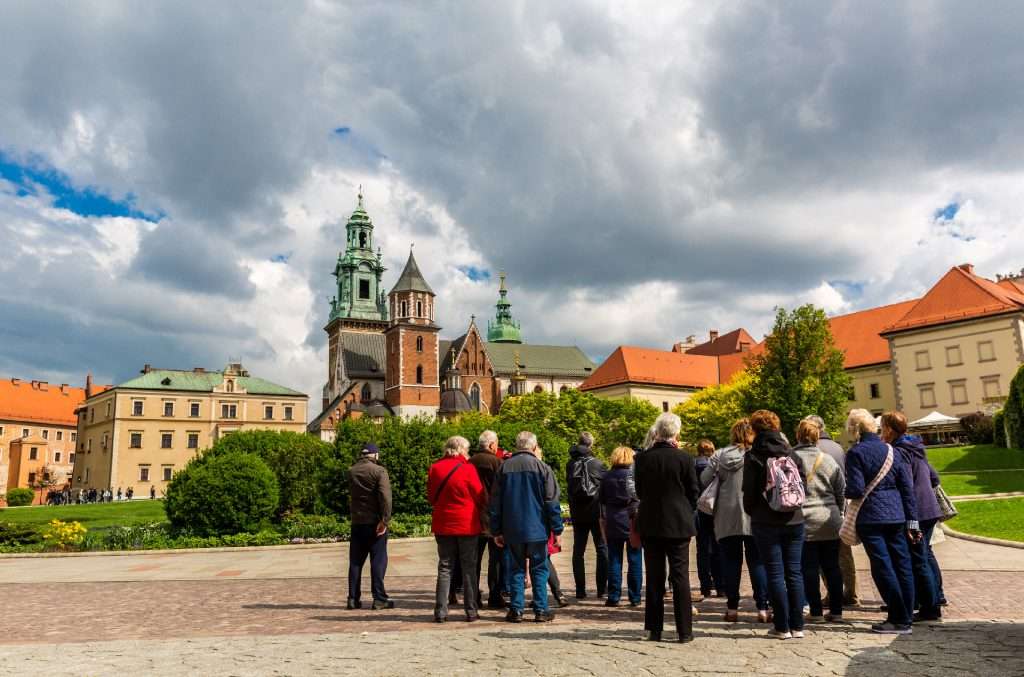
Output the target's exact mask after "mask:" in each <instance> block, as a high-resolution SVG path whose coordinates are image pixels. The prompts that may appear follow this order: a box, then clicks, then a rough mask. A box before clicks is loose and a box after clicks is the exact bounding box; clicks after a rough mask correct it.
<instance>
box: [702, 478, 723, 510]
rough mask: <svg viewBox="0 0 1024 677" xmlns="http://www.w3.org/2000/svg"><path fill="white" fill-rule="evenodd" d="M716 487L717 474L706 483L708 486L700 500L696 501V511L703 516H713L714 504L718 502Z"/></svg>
mask: <svg viewBox="0 0 1024 677" xmlns="http://www.w3.org/2000/svg"><path fill="white" fill-rule="evenodd" d="M718 485H719V481H718V473H715V476H714V477H713V478H712V479H711V481H710V482H708V485H707V486H706V487H704V491H702V492H701V494H700V498H698V499H697V510H700V511H701V512H702V513H704V514H705V515H714V514H715V502H716V501H717V500H718Z"/></svg>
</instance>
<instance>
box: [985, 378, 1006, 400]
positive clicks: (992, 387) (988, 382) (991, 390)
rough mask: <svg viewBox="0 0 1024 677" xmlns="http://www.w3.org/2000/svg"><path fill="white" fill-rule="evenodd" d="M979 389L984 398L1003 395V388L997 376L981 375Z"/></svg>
mask: <svg viewBox="0 0 1024 677" xmlns="http://www.w3.org/2000/svg"><path fill="white" fill-rule="evenodd" d="M981 390H982V394H983V395H984V397H985V399H986V400H987V399H989V398H1001V397H1002V396H1003V389H1002V388H1001V387H1000V386H999V377H998V376H982V377H981Z"/></svg>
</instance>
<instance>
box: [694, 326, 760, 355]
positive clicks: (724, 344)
mask: <svg viewBox="0 0 1024 677" xmlns="http://www.w3.org/2000/svg"><path fill="white" fill-rule="evenodd" d="M756 343H757V341H755V340H754V337H753V336H751V335H750V334H748V333H747V330H746V329H743V328H742V327H741V328H739V329H733V330H732V331H731V332H729V333H728V334H723V335H721V336H719V337H718V338H716V339H715V340H714V341H708V342H706V343H702V344H700V345H699V346H696V347H695V348H690V349H689V350H687V351H686V353H687V354H688V355H716V356H717V355H729V354H731V353H738V352H741V351H742V350H743V344H746V345H747V348H748V349H749V348H751V347H753V346H754V345H755V344H756Z"/></svg>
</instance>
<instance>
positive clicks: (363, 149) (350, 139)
mask: <svg viewBox="0 0 1024 677" xmlns="http://www.w3.org/2000/svg"><path fill="white" fill-rule="evenodd" d="M331 133H332V134H333V135H334V137H335V138H336V139H338V140H340V141H341V142H342V143H344V144H345V145H346V146H348V147H349V148H350V149H351V150H353V151H355V153H357V154H358V155H359V156H361V157H363V158H364V159H369V160H374V161H377V160H386V159H387V157H388V156H387V155H385V154H384V153H382V152H380V149H378V148H377V147H376V146H374V145H373V144H372V143H370V141H369V140H367V139H366V138H364V137H363V136H361V135H359V134H354V133H353V132H352V128H351V127H349V126H347V125H342V126H341V127H335V128H334V129H333V130H331Z"/></svg>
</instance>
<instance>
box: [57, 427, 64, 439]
mask: <svg viewBox="0 0 1024 677" xmlns="http://www.w3.org/2000/svg"><path fill="white" fill-rule="evenodd" d="M63 439H64V431H63V430H58V431H57V441H58V442H60V441H61V440H63Z"/></svg>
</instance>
